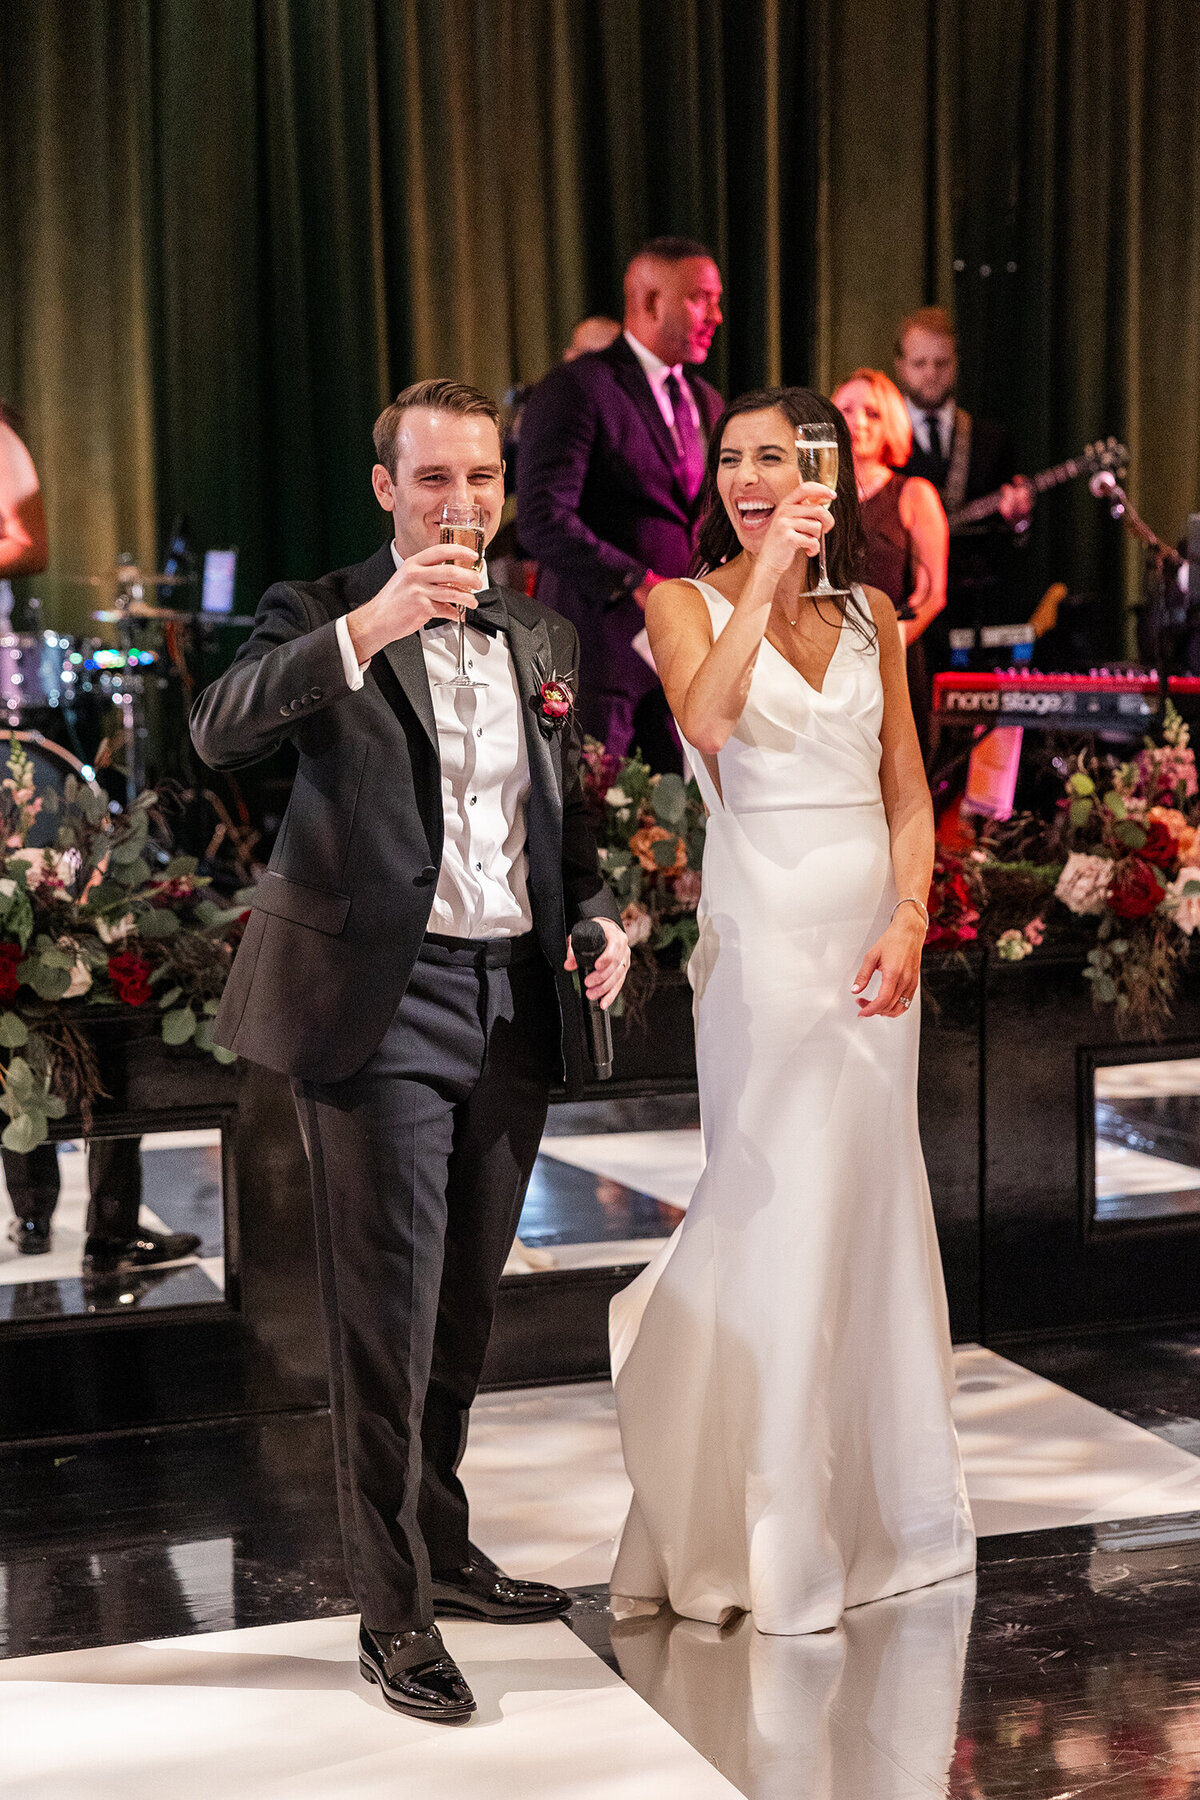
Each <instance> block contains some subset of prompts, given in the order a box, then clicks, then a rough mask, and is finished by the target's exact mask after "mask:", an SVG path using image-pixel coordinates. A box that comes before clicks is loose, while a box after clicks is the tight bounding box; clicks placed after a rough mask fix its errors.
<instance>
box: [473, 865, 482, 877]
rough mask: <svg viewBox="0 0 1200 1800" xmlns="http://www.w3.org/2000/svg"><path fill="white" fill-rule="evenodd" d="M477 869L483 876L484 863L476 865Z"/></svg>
mask: <svg viewBox="0 0 1200 1800" xmlns="http://www.w3.org/2000/svg"><path fill="white" fill-rule="evenodd" d="M475 867H476V868H477V869H478V870H479V872H480V874H481V875H482V873H483V864H482V863H476V864H475Z"/></svg>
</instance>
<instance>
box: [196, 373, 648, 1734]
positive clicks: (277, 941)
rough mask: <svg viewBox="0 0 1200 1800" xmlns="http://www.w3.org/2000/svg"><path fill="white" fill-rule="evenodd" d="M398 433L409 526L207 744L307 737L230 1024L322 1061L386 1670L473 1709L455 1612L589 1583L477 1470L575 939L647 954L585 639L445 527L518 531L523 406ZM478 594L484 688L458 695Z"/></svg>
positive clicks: (333, 1220) (277, 604) (384, 433)
mask: <svg viewBox="0 0 1200 1800" xmlns="http://www.w3.org/2000/svg"><path fill="white" fill-rule="evenodd" d="M375 450H376V455H377V457H378V461H377V463H376V465H375V469H374V471H373V475H372V481H373V485H374V489H375V495H376V498H377V499H378V501H379V504H380V505H381V506H382V507H383V508H384V510H385V511H386V512H388V513H390V514H391V517H392V540H391V541H390V542H389V543H388V544H386V545H385V546H384V547H383V548H382V549H381V550H379V551H378V552H377V553H376V554H375V555H374V556H372V557H370V558H369V559H368V560H367V561H366V562H364V563H359V564H357V565H356V566H355V567H353V568H349V569H343V570H341V571H339V572H338V573H337V574H334V575H327V576H324V577H323V578H322V579H321V580H319V581H313V582H280V583H278V584H277V585H276V586H275V587H273V588H271V589H270V590H269V592H268V593H267V594H266V595H265V596H264V598H263V600H262V602H261V604H260V606H259V609H258V614H257V618H256V620H255V627H254V632H253V635H252V636H251V637H250V639H249V640H248V642H247V643H246V644H245V645H244V647H243V649H242V650H241V652H240V654H239V655H238V657H237V660H236V661H235V662H234V664H233V666H232V667H231V668H230V669H229V671H228V672H227V673H226V674H225V675H223V676H222V677H221V678H220V679H219V680H218V681H216V682H214V683H213V685H212V686H211V687H210V688H208V689H207V690H206V691H205V692H204V693H203V694H201V696H200V698H199V699H198V700H197V702H196V705H195V708H194V710H193V713H192V736H193V739H194V742H195V745H196V748H197V750H198V752H199V754H200V755H201V757H203V759H204V761H205V762H206V763H208V764H210V765H211V766H212V767H213V768H223V769H233V768H239V767H241V766H243V765H244V764H247V763H252V762H256V761H258V760H259V759H260V758H262V757H265V756H269V755H270V754H271V752H272V751H274V750H275V749H277V748H278V747H279V745H280V744H281V743H283V742H284V741H285V740H290V741H291V742H292V743H293V744H294V745H295V747H296V749H297V751H298V753H299V767H298V770H297V774H296V780H295V785H294V787H293V790H292V796H291V800H290V802H289V805H288V809H287V813H286V815H285V818H284V821H283V825H282V827H281V829H280V833H279V837H278V839H277V841H276V845H275V851H274V854H273V856H272V858H271V866H270V868H269V870H268V871H267V873H266V874H265V875H264V876H263V878H262V880H261V881H260V883H259V885H258V887H257V889H256V890H255V898H254V902H253V910H252V914H251V918H250V921H249V923H248V925H247V927H246V933H245V936H244V938H243V940H242V944H241V947H240V949H239V950H238V954H237V958H236V960H235V962H234V965H233V969H232V971H231V973H230V976H229V981H228V984H227V986H226V989H225V996H224V999H223V1001H222V1005H221V1011H220V1015H219V1018H218V1022H217V1030H216V1036H217V1039H218V1041H219V1042H220V1043H222V1044H225V1045H226V1046H227V1047H228V1048H229V1049H231V1050H235V1051H237V1052H238V1053H239V1054H240V1055H244V1056H246V1057H248V1058H249V1059H250V1060H251V1061H253V1062H259V1063H263V1064H265V1065H266V1066H267V1067H268V1068H272V1069H278V1070H280V1071H282V1072H283V1073H285V1074H287V1075H290V1076H291V1077H292V1087H293V1091H294V1093H295V1096H296V1104H297V1108H298V1111H299V1114H300V1122H301V1128H302V1131H303V1133H304V1138H305V1143H306V1146H307V1149H308V1154H309V1160H310V1164H311V1170H312V1186H313V1199H314V1204H315V1212H316V1227H317V1258H318V1267H319V1275H320V1286H321V1299H322V1308H323V1312H324V1319H325V1329H326V1333H327V1338H328V1344H329V1370H330V1405H331V1413H332V1422H333V1433H334V1451H335V1460H336V1468H337V1484H338V1508H339V1516H340V1519H341V1526H342V1540H343V1546H344V1550H345V1556H346V1564H347V1568H348V1571H349V1575H350V1580H351V1584H352V1587H353V1591H354V1594H355V1598H356V1600H357V1601H358V1604H359V1608H360V1610H361V1613H362V1626H361V1630H360V1633H359V1663H360V1667H361V1669H362V1672H363V1674H364V1675H365V1676H366V1677H367V1678H368V1679H369V1680H371V1681H373V1682H376V1683H378V1685H379V1687H380V1689H381V1691H382V1693H383V1697H384V1699H385V1700H386V1701H387V1702H388V1704H389V1705H391V1706H393V1707H394V1708H396V1709H397V1710H398V1711H402V1712H407V1713H411V1714H414V1715H415V1716H417V1717H420V1718H427V1719H437V1720H444V1721H452V1720H457V1719H462V1718H465V1717H467V1716H468V1715H469V1714H470V1713H471V1712H472V1711H473V1710H474V1704H475V1703H474V1701H473V1699H472V1697H471V1692H470V1689H469V1688H468V1687H467V1684H466V1682H465V1681H464V1680H463V1678H462V1675H461V1673H460V1672H459V1670H458V1669H457V1668H456V1666H455V1664H454V1663H453V1661H452V1660H451V1659H450V1657H449V1655H448V1654H447V1653H446V1650H445V1647H444V1645H443V1644H442V1640H441V1637H440V1635H439V1633H438V1630H437V1627H436V1625H435V1624H434V1614H435V1613H439V1612H440V1613H442V1614H443V1615H448V1616H452V1617H456V1618H471V1619H485V1620H494V1621H496V1622H503V1621H507V1620H512V1621H521V1622H523V1621H528V1620H532V1619H544V1618H552V1617H555V1616H557V1615H558V1614H559V1613H561V1612H563V1611H565V1610H566V1608H567V1605H568V1604H569V1603H568V1600H567V1596H566V1595H565V1594H562V1593H561V1592H560V1591H559V1590H558V1589H557V1588H553V1587H548V1586H544V1585H541V1584H538V1583H534V1582H525V1581H512V1580H509V1578H508V1577H507V1576H505V1575H503V1574H501V1572H500V1571H499V1570H498V1569H497V1568H496V1567H495V1565H494V1564H492V1563H490V1562H488V1560H487V1559H486V1558H485V1557H484V1556H482V1555H481V1553H480V1552H479V1551H477V1550H475V1549H474V1548H473V1546H472V1545H471V1544H470V1543H469V1541H468V1537H467V1499H466V1495H465V1493H464V1491H463V1488H462V1484H461V1482H460V1481H459V1479H458V1472H457V1471H458V1466H459V1463H460V1461H461V1459H462V1454H463V1450H464V1448H465V1445H466V1435H467V1421H468V1415H469V1411H470V1406H471V1402H472V1400H473V1399H474V1397H475V1391H476V1387H477V1385H478V1381H479V1375H480V1370H481V1368H482V1365H483V1358H484V1352H485V1350H486V1349H487V1342H488V1334H489V1332H490V1329H491V1324H492V1315H493V1311H494V1308H495V1302H496V1292H497V1288H498V1285H499V1280H500V1273H501V1270H502V1269H503V1266H504V1262H505V1258H506V1256H507V1253H508V1249H509V1246H510V1244H511V1242H512V1238H513V1234H514V1232H515V1230H516V1225H517V1219H518V1217H519V1215H520V1211H521V1203H522V1200H523V1198H524V1194H525V1188H526V1184H527V1182H528V1180H529V1175H530V1171H531V1170H532V1168H533V1162H534V1158H535V1156H536V1154H537V1148H538V1143H539V1140H540V1138H541V1133H542V1127H543V1125H544V1123H545V1118H546V1105H547V1097H548V1092H549V1088H550V1084H551V1083H552V1082H553V1081H554V1080H556V1079H559V1078H561V1077H563V1076H564V1074H565V1078H566V1081H567V1085H568V1088H569V1089H577V1088H578V1084H579V1080H580V1076H581V1073H582V1068H583V1055H584V1051H583V1039H582V1021H581V1017H580V1011H579V1004H578V1000H577V998H576V994H575V990H574V984H573V982H572V980H571V977H570V974H569V972H568V971H569V970H570V969H572V968H573V967H574V961H573V959H572V957H571V956H570V954H569V951H568V945H567V934H568V931H569V929H570V927H571V926H572V925H573V924H575V922H576V921H577V920H579V919H584V918H591V919H598V920H599V921H600V922H601V924H602V925H603V927H604V931H605V935H606V936H607V939H608V944H607V947H606V949H605V951H604V954H603V955H602V956H601V957H600V958H599V960H598V962H597V965H596V970H595V973H594V974H593V975H592V976H590V977H589V979H588V983H587V988H588V993H589V995H590V996H591V997H592V998H593V999H597V1000H599V1001H600V1002H601V1003H602V1004H605V1005H606V1004H608V1003H609V1002H610V1001H611V1000H612V999H613V998H614V997H615V995H616V993H617V992H618V990H619V988H620V986H621V983H622V981H623V979H624V976H625V971H626V969H627V968H628V963H629V950H628V945H627V943H626V940H625V936H624V933H623V932H622V930H621V926H620V922H619V915H618V911H617V907H616V905H615V903H614V901H613V899H612V897H611V895H610V893H609V891H608V889H607V887H606V886H605V883H604V881H603V879H602V877H601V875H600V871H599V866H598V863H597V858H596V849H595V845H594V843H593V841H592V838H591V836H590V833H589V830H588V826H587V823H586V820H585V816H584V807H583V794H582V789H581V784H580V778H579V751H580V739H579V733H578V731H577V728H576V725H575V721H574V718H573V716H569V717H567V718H566V719H562V718H556V717H555V716H554V714H555V711H556V710H557V709H556V708H555V707H554V705H553V704H552V703H550V704H548V703H547V700H546V697H545V696H544V695H543V691H542V690H543V685H544V684H546V683H548V682H549V681H550V680H552V679H553V678H558V677H565V678H567V679H568V680H570V681H572V682H573V678H574V675H575V672H576V667H577V661H578V651H579V646H578V641H577V639H576V636H575V631H574V629H573V627H572V626H571V625H570V624H568V623H567V621H566V620H564V619H562V618H560V617H559V616H558V615H557V614H555V613H552V612H550V611H548V610H547V609H546V608H545V607H543V606H540V605H539V604H538V603H537V602H536V601H533V600H528V599H526V598H525V597H524V596H523V595H520V594H516V593H513V592H511V591H508V590H505V589H499V588H490V587H489V586H488V583H487V575H486V564H485V565H484V573H483V575H482V576H479V575H476V574H475V573H474V572H473V568H472V564H473V561H474V558H473V555H472V552H471V551H470V550H468V549H465V548H462V547H458V546H442V545H440V544H439V541H438V539H439V523H440V516H441V511H442V507H443V505H444V504H445V503H446V502H448V501H453V502H460V503H461V502H474V504H476V505H477V506H479V507H480V508H481V509H482V514H483V519H484V538H485V543H486V542H488V541H490V540H491V538H492V536H493V535H494V533H495V531H496V528H497V526H498V525H499V522H500V513H501V508H502V506H503V504H504V471H503V463H502V461H501V454H500V429H499V414H498V410H497V408H496V407H495V406H494V405H493V404H492V402H491V401H490V400H489V399H488V398H487V396H486V395H485V394H482V393H480V392H479V391H478V390H477V389H475V388H471V387H467V386H464V385H463V384H461V383H459V382H451V381H424V382H419V383H417V384H416V385H415V386H413V387H410V388H406V389H405V390H404V392H403V393H402V394H400V396H399V397H398V398H397V400H396V401H395V402H394V403H393V405H391V406H389V407H388V408H387V409H386V411H385V412H383V413H382V414H381V416H380V418H379V419H378V421H377V422H376V426H375ZM459 604H463V605H465V606H466V608H467V614H466V616H467V620H468V624H467V627H466V633H465V636H466V666H467V673H468V675H469V676H470V678H471V680H472V681H474V682H477V683H479V684H480V685H479V686H476V687H471V688H462V687H454V686H451V685H448V684H449V683H450V682H451V681H452V680H453V678H454V675H455V673H456V668H457V658H456V650H457V643H458V624H457V619H458V612H457V606H458V605H459ZM564 958H565V960H564Z"/></svg>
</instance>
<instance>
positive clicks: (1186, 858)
mask: <svg viewBox="0 0 1200 1800" xmlns="http://www.w3.org/2000/svg"><path fill="white" fill-rule="evenodd" d="M940 862H941V865H942V868H943V871H944V872H943V874H942V875H941V876H940V878H939V876H938V875H937V874H935V878H934V888H933V893H932V895H931V901H930V911H931V913H932V915H933V920H932V924H931V930H930V942H931V943H932V942H941V943H945V944H949V945H951V946H953V945H954V944H961V943H964V942H967V941H969V940H970V939H973V938H975V937H976V936H979V937H981V938H982V940H983V941H984V942H986V943H988V944H990V945H992V946H994V948H995V950H996V952H997V954H998V955H999V956H1000V957H1001V958H1002V959H1003V960H1005V961H1008V962H1019V961H1021V960H1023V959H1024V958H1025V957H1026V956H1029V955H1030V954H1031V953H1032V951H1033V950H1034V949H1035V948H1036V947H1037V946H1038V945H1039V944H1041V943H1042V942H1043V941H1044V940H1045V938H1046V937H1047V935H1048V934H1050V933H1054V934H1055V935H1057V936H1059V937H1070V938H1072V939H1074V940H1076V941H1078V940H1079V939H1080V937H1081V935H1083V937H1084V941H1087V942H1088V943H1089V946H1090V947H1089V949H1088V952H1087V967H1086V969H1085V970H1084V979H1085V980H1086V981H1088V982H1090V983H1091V987H1092V995H1093V998H1094V1000H1095V1002H1096V1004H1097V1005H1098V1006H1112V1007H1113V1008H1114V1009H1115V1012H1116V1016H1117V1021H1118V1025H1119V1026H1120V1028H1121V1029H1123V1030H1131V1031H1132V1030H1136V1031H1139V1032H1142V1033H1145V1034H1147V1035H1149V1036H1151V1037H1154V1036H1157V1035H1159V1034H1160V1033H1161V1031H1162V1029H1163V1027H1164V1025H1165V1024H1166V1022H1167V1020H1168V1019H1169V1018H1170V1015H1171V1004H1172V1000H1173V998H1174V995H1175V991H1176V987H1177V984H1178V981H1179V978H1180V974H1181V972H1182V968H1183V964H1184V961H1185V958H1186V955H1187V949H1188V940H1189V939H1190V937H1191V935H1192V933H1193V932H1194V931H1195V930H1196V929H1197V927H1198V926H1200V798H1198V794H1197V779H1196V760H1195V755H1194V753H1193V751H1192V749H1191V745H1190V742H1189V731H1188V727H1187V725H1186V724H1185V722H1184V721H1183V720H1182V719H1181V718H1180V716H1179V714H1178V712H1177V711H1176V710H1175V708H1174V707H1173V706H1172V705H1171V703H1170V702H1169V701H1168V703H1167V709H1166V715H1165V720H1164V725H1163V742H1162V743H1161V744H1154V743H1152V742H1150V741H1149V740H1147V741H1146V743H1145V747H1144V748H1143V749H1142V750H1141V751H1139V753H1138V754H1137V755H1136V756H1134V757H1133V758H1132V759H1131V760H1130V761H1129V762H1123V763H1122V762H1117V761H1116V760H1115V759H1114V758H1112V757H1098V756H1096V755H1095V754H1094V753H1092V752H1090V751H1084V752H1083V753H1081V754H1080V756H1079V757H1078V758H1077V760H1076V762H1075V764H1074V766H1073V767H1072V769H1071V773H1070V775H1069V776H1068V778H1067V781H1066V785H1065V791H1064V794H1063V797H1062V800H1061V802H1060V804H1059V806H1058V808H1057V812H1056V816H1055V817H1054V819H1053V820H1052V821H1050V822H1049V823H1044V822H1042V821H1038V820H1035V819H1032V818H1030V817H1029V816H1021V817H1018V818H1015V819H1013V820H1009V821H1006V822H1005V823H1004V824H1002V825H999V824H994V825H990V826H988V827H986V828H985V830H984V832H983V835H982V836H981V838H980V840H979V842H978V843H977V844H976V845H975V846H974V848H972V849H970V850H968V851H967V852H966V853H965V854H964V855H963V856H961V857H955V856H953V855H952V854H951V853H950V852H948V851H947V852H943V853H942V856H941V858H940Z"/></svg>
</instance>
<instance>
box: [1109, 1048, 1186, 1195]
mask: <svg viewBox="0 0 1200 1800" xmlns="http://www.w3.org/2000/svg"><path fill="white" fill-rule="evenodd" d="M1094 1088H1095V1132H1096V1162H1095V1168H1096V1178H1095V1196H1094V1203H1093V1220H1094V1222H1095V1223H1096V1224H1097V1225H1106V1224H1131V1223H1142V1222H1147V1221H1151V1220H1155V1219H1172V1218H1178V1217H1180V1216H1181V1215H1186V1214H1189V1213H1200V1057H1195V1056H1180V1057H1170V1058H1169V1057H1164V1058H1163V1059H1162V1060H1159V1061H1154V1062H1128V1063H1114V1064H1110V1065H1107V1066H1105V1067H1102V1068H1097V1069H1096V1070H1095V1075H1094Z"/></svg>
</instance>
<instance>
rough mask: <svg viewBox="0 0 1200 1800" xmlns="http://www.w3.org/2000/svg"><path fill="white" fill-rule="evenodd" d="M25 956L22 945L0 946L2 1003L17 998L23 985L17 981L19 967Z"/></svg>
mask: <svg viewBox="0 0 1200 1800" xmlns="http://www.w3.org/2000/svg"><path fill="white" fill-rule="evenodd" d="M24 954H25V953H24V951H23V950H22V949H21V946H20V944H0V1003H3V1002H5V1001H8V1000H15V999H16V997H17V989H18V987H19V986H20V985H21V984H20V982H19V981H18V980H17V965H18V964H19V963H20V961H21V959H22V957H23V956H24Z"/></svg>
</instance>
